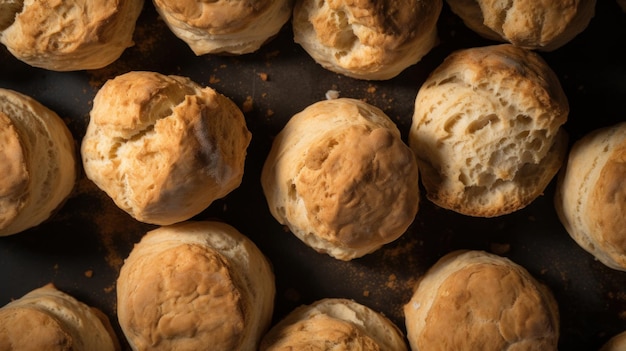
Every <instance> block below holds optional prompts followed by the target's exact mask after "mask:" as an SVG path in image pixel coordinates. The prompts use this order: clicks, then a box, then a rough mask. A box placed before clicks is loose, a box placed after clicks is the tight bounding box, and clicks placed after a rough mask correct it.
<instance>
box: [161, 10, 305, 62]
mask: <svg viewBox="0 0 626 351" xmlns="http://www.w3.org/2000/svg"><path fill="white" fill-rule="evenodd" d="M153 2H154V5H155V7H156V9H157V11H158V12H159V14H160V15H161V17H162V18H163V19H164V20H165V23H166V24H167V25H168V27H169V28H170V29H171V30H172V32H173V33H174V34H175V35H176V36H177V37H179V38H180V39H182V40H183V41H184V42H185V43H187V45H189V47H190V48H191V50H192V51H193V52H194V53H195V54H196V55H204V54H222V53H228V54H235V55H241V54H246V53H251V52H254V51H257V50H258V49H259V48H260V47H261V46H262V45H263V44H265V43H266V42H267V41H268V40H270V39H271V38H273V37H274V36H275V35H276V34H278V32H279V31H280V29H281V28H282V27H283V26H284V25H285V23H287V21H288V20H289V19H290V18H291V11H292V8H293V0H274V1H270V0H255V1H251V0H218V1H197V0H184V1H178V0H154V1H153Z"/></svg>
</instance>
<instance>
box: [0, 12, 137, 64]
mask: <svg viewBox="0 0 626 351" xmlns="http://www.w3.org/2000/svg"><path fill="white" fill-rule="evenodd" d="M142 7H143V0H124V1H104V0H73V1H43V0H33V1H24V0H11V1H2V2H1V3H0V43H2V44H4V45H5V46H6V47H7V49H8V50H9V52H11V54H13V56H15V57H16V58H17V59H19V60H21V61H23V62H25V63H27V64H29V65H31V66H33V67H39V68H44V69H48V70H52V71H78V70H87V69H97V68H102V67H105V66H107V65H109V64H110V63H112V62H114V61H115V60H117V59H118V58H119V57H120V56H121V55H122V53H123V52H124V50H126V49H127V48H128V47H130V46H132V45H133V32H134V31H135V23H136V21H137V18H138V17H139V14H140V13H141V10H142Z"/></svg>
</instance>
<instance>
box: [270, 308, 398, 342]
mask: <svg viewBox="0 0 626 351" xmlns="http://www.w3.org/2000/svg"><path fill="white" fill-rule="evenodd" d="M279 350H284V351H287V350H319V351H333V350H351V351H360V350H363V351H377V350H380V351H406V350H408V349H407V345H406V342H405V341H404V335H403V334H402V332H401V331H400V329H399V328H398V327H397V326H396V325H395V324H393V323H392V322H391V321H390V320H389V319H387V318H386V317H385V316H383V315H382V314H380V313H378V312H376V311H374V310H372V309H370V308H369V307H367V306H365V305H362V304H360V303H358V302H355V301H353V300H348V299H341V298H327V299H322V300H318V301H315V302H314V303H312V304H310V305H302V306H300V307H298V308H296V309H295V310H293V311H292V312H291V313H289V314H288V315H287V316H286V317H285V318H284V319H283V320H281V321H280V322H279V323H278V324H276V325H275V326H274V327H272V329H270V331H269V332H268V333H267V334H266V335H265V336H264V338H263V341H262V342H261V347H260V351H279Z"/></svg>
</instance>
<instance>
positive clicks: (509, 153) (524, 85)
mask: <svg viewBox="0 0 626 351" xmlns="http://www.w3.org/2000/svg"><path fill="white" fill-rule="evenodd" d="M568 114H569V105H568V101H567V97H566V96H565V93H564V92H563V89H562V88H561V84H560V82H559V80H558V78H557V76H556V74H555V73H554V72H553V71H552V70H551V68H550V67H549V66H548V65H547V63H546V62H545V61H544V60H543V59H542V58H541V57H540V56H539V55H538V54H536V53H534V52H532V51H529V50H525V49H522V48H519V47H516V46H513V45H511V44H500V45H492V46H485V47H476V48H469V49H462V50H459V51H456V52H453V53H452V54H450V55H449V56H448V57H447V58H446V59H445V60H444V62H443V63H442V64H441V65H439V67H437V68H436V69H435V70H434V71H433V72H432V73H431V75H430V76H429V77H428V78H427V79H426V81H425V82H424V84H423V85H422V86H421V87H420V89H419V92H418V94H417V97H416V99H415V111H414V115H413V121H412V125H411V128H410V131H409V145H410V146H411V148H412V149H413V151H414V152H415V156H416V157H417V161H418V165H419V167H420V172H421V176H422V182H423V184H424V187H425V188H426V196H427V197H428V198H429V199H430V200H431V201H432V202H434V203H435V204H437V205H439V206H441V207H443V208H446V209H449V210H453V211H456V212H459V213H461V214H465V215H470V216H476V217H494V216H500V215H504V214H508V213H511V212H514V211H517V210H519V209H521V208H523V207H525V206H527V205H528V204H530V203H531V202H532V201H534V200H535V199H536V198H537V197H538V196H540V195H541V194H542V193H543V191H544V189H545V188H546V187H547V185H548V184H549V183H550V182H551V180H552V179H553V178H554V176H555V174H556V173H557V172H558V170H559V168H560V167H561V165H562V163H563V160H564V158H565V154H566V152H567V136H566V133H565V131H564V129H563V128H562V126H563V124H564V123H565V122H566V120H567V117H568Z"/></svg>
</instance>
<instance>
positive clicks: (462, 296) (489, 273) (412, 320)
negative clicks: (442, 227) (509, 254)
mask: <svg viewBox="0 0 626 351" xmlns="http://www.w3.org/2000/svg"><path fill="white" fill-rule="evenodd" d="M404 314H405V320H406V328H407V337H408V339H409V343H410V345H411V348H412V349H413V350H438V349H447V350H448V349H450V350H468V351H469V350H506V349H511V350H518V349H519V350H544V351H545V350H557V346H558V338H559V313H558V305H557V302H556V301H555V300H554V297H553V296H552V293H551V292H550V291H549V289H548V288H547V287H546V286H544V285H543V284H541V283H539V282H538V281H536V280H535V279H534V278H533V277H532V276H531V275H530V274H529V273H528V271H526V269H524V268H523V267H521V266H519V265H517V264H515V263H514V262H512V261H510V260H509V259H506V258H504V257H500V256H496V255H493V254H489V253H486V252H483V251H463V250H461V251H454V252H451V253H449V254H447V255H445V256H444V257H442V258H441V259H440V260H439V261H438V262H437V263H436V264H435V265H434V266H433V267H431V268H430V269H429V270H428V271H427V272H426V274H425V275H423V276H422V277H421V278H420V281H419V282H418V284H417V286H416V289H415V291H414V293H413V296H412V297H411V299H410V301H409V302H408V303H407V304H406V305H405V306H404Z"/></svg>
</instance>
